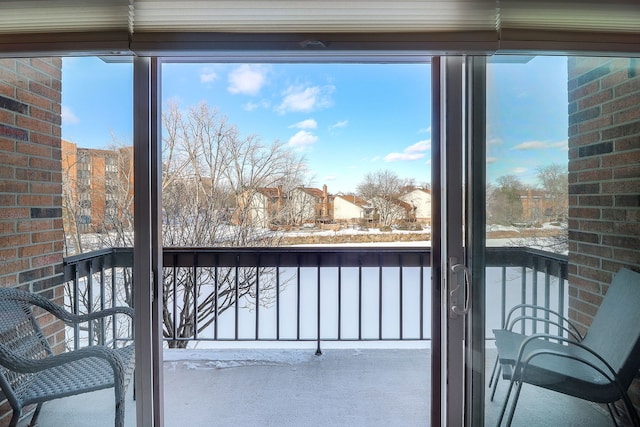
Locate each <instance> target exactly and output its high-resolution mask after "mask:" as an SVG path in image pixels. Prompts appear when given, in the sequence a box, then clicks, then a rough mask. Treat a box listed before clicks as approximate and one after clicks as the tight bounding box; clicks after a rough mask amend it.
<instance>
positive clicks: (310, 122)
mask: <svg viewBox="0 0 640 427" xmlns="http://www.w3.org/2000/svg"><path fill="white" fill-rule="evenodd" d="M289 127H290V128H297V129H317V128H318V122H316V121H315V120H314V119H307V120H303V121H301V122H298V123H296V124H293V125H291V126H289Z"/></svg>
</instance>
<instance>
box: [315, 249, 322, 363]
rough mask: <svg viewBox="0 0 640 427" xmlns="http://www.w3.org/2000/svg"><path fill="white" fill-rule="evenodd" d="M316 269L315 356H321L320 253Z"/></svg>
mask: <svg viewBox="0 0 640 427" xmlns="http://www.w3.org/2000/svg"><path fill="white" fill-rule="evenodd" d="M316 270H317V287H318V289H317V291H318V296H317V298H318V307H317V310H318V313H317V320H316V321H317V327H318V330H317V345H316V356H321V355H322V350H321V349H320V321H321V317H320V313H321V303H320V255H319V254H318V256H317V265H316Z"/></svg>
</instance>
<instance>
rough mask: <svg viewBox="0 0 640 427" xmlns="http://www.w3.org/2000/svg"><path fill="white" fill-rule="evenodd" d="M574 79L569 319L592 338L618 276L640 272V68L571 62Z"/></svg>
mask: <svg viewBox="0 0 640 427" xmlns="http://www.w3.org/2000/svg"><path fill="white" fill-rule="evenodd" d="M568 72H569V81H568V89H569V194H570V196H569V283H570V288H569V292H570V297H569V307H570V308H569V314H570V316H571V317H572V318H573V319H575V320H576V321H577V322H578V323H579V324H580V325H581V326H582V327H583V328H584V329H585V330H586V329H587V328H588V326H589V325H590V324H591V320H592V319H593V316H594V314H595V313H596V311H597V309H598V305H599V304H600V302H601V301H602V298H603V295H604V294H605V293H606V290H607V287H608V285H609V284H610V283H611V278H612V275H613V273H614V272H616V271H618V270H619V269H620V268H621V267H629V268H631V269H634V270H637V271H640V60H638V59H619V58H569V63H568ZM638 309H640V307H639V308H638ZM631 392H632V394H633V395H632V399H633V400H634V401H635V403H636V406H638V407H640V387H638V384H634V385H633V386H632V387H631Z"/></svg>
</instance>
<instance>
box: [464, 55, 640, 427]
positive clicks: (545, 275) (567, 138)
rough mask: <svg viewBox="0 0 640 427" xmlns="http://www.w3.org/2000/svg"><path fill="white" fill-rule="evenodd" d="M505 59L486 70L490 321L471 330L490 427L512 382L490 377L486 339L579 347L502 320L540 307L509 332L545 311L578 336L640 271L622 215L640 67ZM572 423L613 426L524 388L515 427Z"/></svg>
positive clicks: (633, 151)
mask: <svg viewBox="0 0 640 427" xmlns="http://www.w3.org/2000/svg"><path fill="white" fill-rule="evenodd" d="M509 59H510V60H509V61H508V62H507V61H501V58H496V61H495V62H494V63H491V64H489V66H488V68H487V103H486V106H487V149H486V165H487V186H486V233H487V235H486V244H487V249H486V253H485V255H486V289H485V294H484V297H485V299H486V308H485V310H484V312H485V313H486V316H485V317H484V319H482V320H479V319H477V318H474V321H481V322H483V323H484V325H485V331H484V333H485V336H486V361H485V368H486V371H485V372H486V383H487V385H488V384H489V380H490V379H491V378H490V377H491V376H492V373H495V375H494V376H493V382H492V383H491V384H490V387H489V388H485V391H486V399H485V415H486V416H485V422H486V424H489V425H495V423H496V421H497V419H498V417H499V415H500V412H501V409H502V406H503V402H504V400H505V396H506V394H507V390H508V389H509V381H508V377H509V374H508V373H507V374H506V377H507V379H504V375H503V374H504V372H505V371H504V370H502V372H501V373H500V372H499V371H494V369H493V368H494V362H495V360H496V348H495V345H494V339H493V338H494V333H493V330H494V329H500V328H505V327H506V328H511V327H512V328H513V329H512V331H513V332H514V333H516V334H520V335H530V334H533V333H547V334H563V335H564V336H567V337H571V339H579V337H577V338H576V335H575V334H572V335H570V334H569V333H568V332H567V331H564V330H561V329H559V328H558V327H557V325H555V324H553V323H549V322H548V321H538V322H534V321H531V320H525V319H524V318H523V319H521V320H519V321H516V322H514V323H513V325H511V324H510V322H508V320H509V313H510V309H511V308H512V307H513V306H515V305H517V304H532V305H536V306H539V307H542V308H541V309H538V310H535V309H531V310H528V311H525V309H522V308H519V309H517V310H515V311H514V312H513V314H512V315H511V318H510V319H511V320H512V321H513V320H514V318H516V317H518V316H523V315H524V316H529V317H534V318H538V319H539V318H542V319H545V320H549V319H550V318H551V319H552V320H555V319H554V318H553V315H552V314H549V312H547V311H546V310H553V311H555V312H558V313H560V314H561V315H563V316H565V317H567V318H569V320H570V321H571V322H572V323H573V324H574V325H575V326H576V329H577V332H578V333H579V334H584V333H585V332H586V331H587V330H588V328H589V325H590V324H591V321H592V320H593V317H594V316H595V315H596V313H597V311H598V306H599V305H600V302H601V301H602V298H603V294H604V293H605V290H606V289H607V287H608V285H609V284H610V282H611V278H612V276H613V274H614V273H615V272H616V271H618V270H619V269H620V268H621V267H625V266H626V267H631V268H637V267H638V257H637V245H635V244H634V243H631V241H629V240H626V238H623V237H622V235H623V234H627V233H628V232H629V231H630V230H632V228H633V227H635V226H637V223H635V224H636V225H635V226H632V223H633V221H635V219H634V220H631V219H630V218H629V212H632V213H631V215H632V216H633V215H635V214H634V213H633V212H635V211H637V206H636V205H634V207H633V208H631V209H632V210H631V211H627V209H628V208H629V207H628V204H629V201H630V200H631V199H630V198H629V195H630V192H632V191H633V190H631V187H633V186H634V185H635V186H636V189H637V182H638V174H637V153H638V148H637V144H635V148H632V146H633V144H631V145H630V144H629V141H630V139H629V138H632V139H633V138H635V139H636V140H637V135H638V132H639V131H638V127H637V123H638V114H637V111H638V109H637V106H638V101H637V99H638V98H637V97H638V89H637V88H638V85H637V82H638V81H639V80H638V77H637V73H638V65H637V61H636V60H634V59H628V58H581V57H569V58H567V57H526V58H509ZM500 62H502V63H500ZM634 156H635V157H634ZM630 162H631V163H633V166H631V163H630ZM629 168H631V169H629ZM632 169H634V170H635V172H634V173H631V174H629V172H630V171H631V170H632ZM629 182H634V183H635V184H629ZM623 212H624V213H623ZM634 218H636V217H635V216H634ZM632 233H635V234H634V235H637V227H636V231H635V232H632ZM614 236H618V237H620V238H616V237H614ZM634 239H635V241H636V242H637V239H636V238H632V240H634ZM634 245H635V246H634ZM634 254H635V255H634ZM505 325H506V326H505ZM476 368H478V369H480V368H479V367H478V366H476ZM498 369H499V368H498ZM501 374H502V375H501ZM494 393H495V394H494ZM476 396H478V395H476ZM569 420H571V421H570V422H571V423H573V424H576V425H578V424H579V425H584V426H596V425H598V426H599V425H607V424H609V423H611V420H610V419H608V413H607V411H606V408H605V407H604V406H600V405H597V404H593V403H590V402H586V401H583V400H579V399H576V398H573V397H569V396H566V395H563V394H560V393H557V392H554V391H550V390H547V389H545V388H542V387H535V386H532V385H529V384H524V386H523V387H522V393H521V395H520V397H519V400H518V405H517V407H516V410H515V413H514V418H513V424H514V425H531V424H535V425H537V424H545V423H546V424H553V425H563V424H567V423H569Z"/></svg>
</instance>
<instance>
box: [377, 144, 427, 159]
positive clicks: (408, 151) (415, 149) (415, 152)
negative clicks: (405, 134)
mask: <svg viewBox="0 0 640 427" xmlns="http://www.w3.org/2000/svg"><path fill="white" fill-rule="evenodd" d="M430 149H431V140H429V139H423V140H422V141H418V142H416V143H415V144H412V145H410V146H408V147H407V148H405V149H404V150H402V153H389V154H387V155H386V156H385V157H384V161H385V162H398V161H411V160H418V159H421V158H423V157H424V156H425V154H424V152H425V151H428V150H430Z"/></svg>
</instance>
